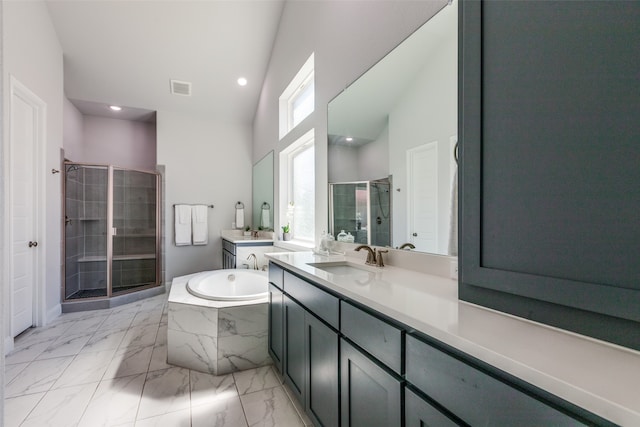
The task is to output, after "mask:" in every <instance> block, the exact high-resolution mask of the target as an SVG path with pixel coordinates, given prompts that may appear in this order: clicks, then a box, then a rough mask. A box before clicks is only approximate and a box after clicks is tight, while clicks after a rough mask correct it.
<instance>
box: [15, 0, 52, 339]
mask: <svg viewBox="0 0 640 427" xmlns="http://www.w3.org/2000/svg"><path fill="white" fill-rule="evenodd" d="M3 6H4V10H3V16H2V23H3V42H4V51H3V56H4V57H3V65H4V69H3V80H4V82H3V85H4V93H8V87H9V83H8V82H9V76H10V75H12V76H14V77H15V78H17V79H18V80H19V81H20V82H21V83H22V84H24V85H25V86H26V87H27V88H29V89H30V90H31V91H32V92H33V93H35V94H36V95H37V96H38V97H39V98H41V99H42V100H43V101H44V102H45V103H46V104H47V118H46V135H45V140H46V145H47V148H46V153H45V158H46V159H45V171H43V175H44V182H43V183H42V184H43V185H44V186H45V190H46V191H45V192H46V203H45V206H44V207H43V209H41V210H40V212H39V214H40V215H43V216H44V217H45V218H46V229H45V230H44V231H42V232H41V233H42V234H41V235H40V236H37V239H38V243H39V246H38V249H39V250H41V251H42V252H41V253H42V254H43V255H44V256H43V259H44V260H45V277H46V283H45V294H44V295H43V297H44V302H45V310H46V312H47V317H48V318H49V319H48V320H51V318H52V317H55V316H57V315H58V314H59V313H60V278H61V257H60V249H61V245H62V241H61V236H60V233H61V228H62V225H61V210H62V182H61V177H62V174H55V175H54V174H51V172H50V171H51V169H60V168H61V164H60V150H61V148H62V111H63V103H64V94H63V65H62V49H61V47H60V44H59V43H58V38H57V36H56V33H55V30H54V28H53V25H52V23H51V20H50V19H49V14H48V11H47V7H46V5H45V3H44V2H43V1H4V2H3ZM3 102H4V105H3V121H4V122H5V123H7V122H8V114H9V98H8V97H6V96H5V97H4V98H3ZM3 139H4V143H5V144H7V143H8V129H7V127H6V126H5V129H4V132H3ZM3 285H4V287H5V288H4V291H5V292H7V290H8V287H9V286H10V285H9V281H8V280H3ZM5 301H6V299H5ZM4 308H5V310H4V313H7V312H8V310H7V306H6V302H5V307H4ZM7 328H8V322H6V319H5V335H9V331H8V329H7Z"/></svg>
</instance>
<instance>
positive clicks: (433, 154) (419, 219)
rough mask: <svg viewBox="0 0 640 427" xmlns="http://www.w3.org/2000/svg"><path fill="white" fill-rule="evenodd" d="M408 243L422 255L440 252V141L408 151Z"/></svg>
mask: <svg viewBox="0 0 640 427" xmlns="http://www.w3.org/2000/svg"><path fill="white" fill-rule="evenodd" d="M407 173H408V176H407V183H408V194H407V203H408V209H407V212H408V214H409V218H408V227H407V231H408V232H409V236H407V241H409V242H411V243H413V244H414V245H415V247H416V249H417V250H419V251H422V252H432V253H437V252H438V237H439V236H438V176H439V173H438V142H437V141H436V142H430V143H428V144H424V145H421V146H419V147H416V148H413V149H411V150H408V151H407Z"/></svg>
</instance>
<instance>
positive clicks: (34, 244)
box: [29, 242, 38, 248]
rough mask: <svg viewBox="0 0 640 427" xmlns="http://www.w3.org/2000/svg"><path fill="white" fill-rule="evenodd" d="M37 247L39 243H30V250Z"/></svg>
mask: <svg viewBox="0 0 640 427" xmlns="http://www.w3.org/2000/svg"><path fill="white" fill-rule="evenodd" d="M36 246H38V242H29V247H30V248H33V247H36Z"/></svg>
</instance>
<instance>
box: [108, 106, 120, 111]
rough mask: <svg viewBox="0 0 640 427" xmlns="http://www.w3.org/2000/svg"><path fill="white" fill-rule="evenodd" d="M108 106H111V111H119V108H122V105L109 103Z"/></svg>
mask: <svg viewBox="0 0 640 427" xmlns="http://www.w3.org/2000/svg"><path fill="white" fill-rule="evenodd" d="M109 108H111V109H112V110H113V111H120V110H122V107H118V106H117V105H109Z"/></svg>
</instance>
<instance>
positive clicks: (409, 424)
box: [404, 388, 464, 427]
mask: <svg viewBox="0 0 640 427" xmlns="http://www.w3.org/2000/svg"><path fill="white" fill-rule="evenodd" d="M404 393H405V394H404V411H405V426H406V427H425V426H429V427H431V426H433V427H456V426H458V425H464V424H457V423H455V422H453V421H452V420H451V419H449V418H448V417H446V416H445V415H443V414H442V412H440V411H439V410H437V409H436V408H434V407H433V406H432V405H431V404H430V403H428V402H427V401H426V400H424V399H422V398H421V397H419V396H418V395H417V394H415V393H414V392H412V391H411V390H409V389H408V388H407V389H405V392H404Z"/></svg>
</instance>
